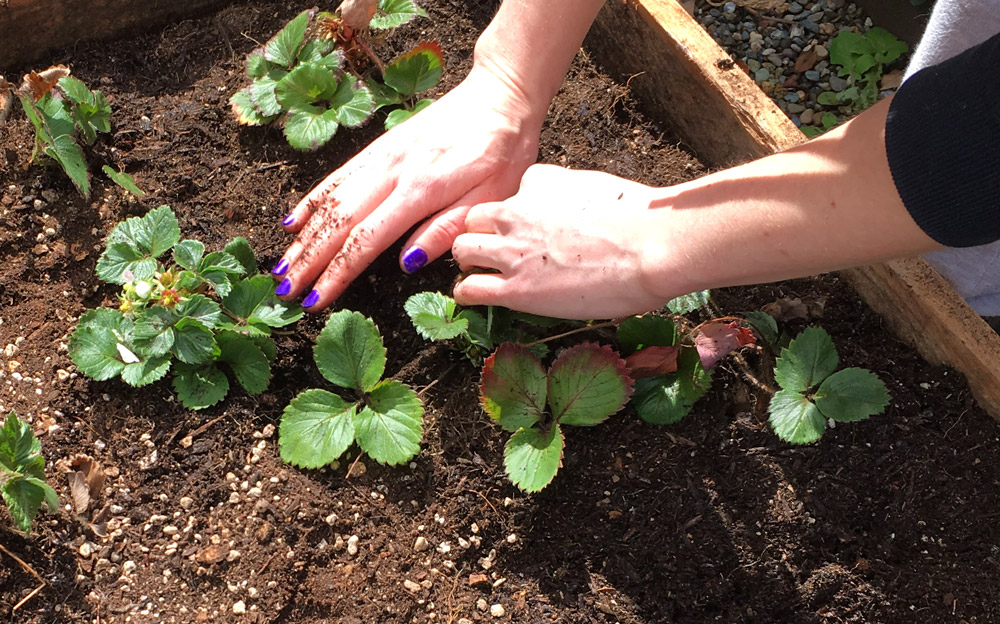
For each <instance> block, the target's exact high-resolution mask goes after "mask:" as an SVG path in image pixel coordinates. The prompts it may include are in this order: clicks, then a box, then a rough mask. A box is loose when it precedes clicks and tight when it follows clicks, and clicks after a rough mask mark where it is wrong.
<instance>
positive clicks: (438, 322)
mask: <svg viewBox="0 0 1000 624" xmlns="http://www.w3.org/2000/svg"><path fill="white" fill-rule="evenodd" d="M403 308H404V309H405V310H406V313H407V314H408V315H409V316H410V320H411V322H412V323H413V327H414V328H415V329H416V330H417V333H418V334H420V335H421V336H422V337H423V338H425V339H427V340H434V341H447V342H448V343H449V344H451V345H452V346H453V347H454V348H455V349H456V350H457V351H459V352H460V353H462V354H463V355H465V356H466V357H467V358H468V359H469V360H470V361H471V362H473V363H475V364H482V361H483V358H484V357H486V355H488V354H489V353H490V352H492V351H493V349H495V348H496V346H497V345H499V344H501V343H503V342H513V343H523V344H528V345H530V346H528V348H529V349H531V350H532V351H533V352H534V353H535V355H538V356H539V357H544V356H545V354H546V353H548V347H547V346H546V345H545V344H544V343H539V342H537V341H536V340H535V339H536V336H534V335H532V334H531V333H530V332H529V331H528V329H529V328H538V327H552V326H553V325H555V324H557V323H571V324H572V323H574V321H563V320H560V319H552V318H546V317H542V316H536V315H534V314H524V313H522V312H514V311H513V310H508V309H506V308H498V307H486V308H483V309H471V308H464V309H460V308H459V306H458V304H456V303H455V300H454V299H452V298H451V297H448V296H447V295H442V294H441V293H437V292H422V293H417V294H415V295H412V296H411V297H410V298H409V299H407V300H406V303H405V304H403Z"/></svg>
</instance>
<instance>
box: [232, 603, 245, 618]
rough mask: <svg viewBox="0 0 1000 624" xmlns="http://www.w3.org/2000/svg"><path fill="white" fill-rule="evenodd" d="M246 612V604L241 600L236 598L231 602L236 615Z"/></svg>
mask: <svg viewBox="0 0 1000 624" xmlns="http://www.w3.org/2000/svg"><path fill="white" fill-rule="evenodd" d="M246 612H247V605H246V603H245V602H243V601H242V600H238V601H236V602H235V603H234V604H233V613H235V614H236V615H242V614H244V613H246Z"/></svg>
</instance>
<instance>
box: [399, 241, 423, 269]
mask: <svg viewBox="0 0 1000 624" xmlns="http://www.w3.org/2000/svg"><path fill="white" fill-rule="evenodd" d="M428 260H429V257H428V255H427V252H426V251H425V250H424V249H423V247H420V246H419V245H412V246H410V247H408V248H407V249H406V250H405V251H403V253H402V255H401V256H400V258H399V266H400V267H401V268H402V269H403V272H404V273H407V274H411V275H412V274H413V273H416V272H417V271H419V270H420V269H422V268H424V265H426V264H427V262H428Z"/></svg>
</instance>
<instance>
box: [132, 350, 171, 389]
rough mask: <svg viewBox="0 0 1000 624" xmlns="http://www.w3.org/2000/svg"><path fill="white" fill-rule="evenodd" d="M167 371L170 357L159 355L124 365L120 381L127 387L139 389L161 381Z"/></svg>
mask: <svg viewBox="0 0 1000 624" xmlns="http://www.w3.org/2000/svg"><path fill="white" fill-rule="evenodd" d="M169 370H170V356H168V355H159V356H154V357H150V358H147V359H145V360H142V361H141V362H133V363H131V364H126V365H125V369H124V370H122V379H123V380H124V381H125V383H127V384H128V385H130V386H133V387H135V388H139V387H142V386H147V385H149V384H151V383H153V382H154V381H159V380H160V379H163V376H164V375H166V374H167V371H169Z"/></svg>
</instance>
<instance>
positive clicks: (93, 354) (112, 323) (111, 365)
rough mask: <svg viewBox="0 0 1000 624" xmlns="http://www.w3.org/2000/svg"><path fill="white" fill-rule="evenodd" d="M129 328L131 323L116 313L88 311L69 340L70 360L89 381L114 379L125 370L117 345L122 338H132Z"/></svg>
mask: <svg viewBox="0 0 1000 624" xmlns="http://www.w3.org/2000/svg"><path fill="white" fill-rule="evenodd" d="M132 328H133V323H132V321H130V320H128V319H126V318H125V317H124V316H122V314H121V312H118V311H117V310H108V309H103V308H98V309H96V310H88V311H87V312H85V313H84V314H83V315H82V316H81V317H80V320H79V322H78V323H77V326H76V329H75V330H73V333H72V335H70V337H69V356H70V359H71V360H73V364H75V365H76V367H77V368H78V369H79V370H80V372H81V373H83V374H84V375H86V376H87V377H90V378H91V379H96V380H97V381H104V380H106V379H111V378H112V377H116V376H117V375H119V374H121V372H122V370H123V369H124V368H125V362H124V361H123V359H122V354H121V352H120V351H119V350H118V345H119V344H120V343H121V341H122V340H124V339H125V338H124V337H125V336H131V334H132ZM124 346H125V347H126V348H128V347H129V346H130V345H124Z"/></svg>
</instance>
